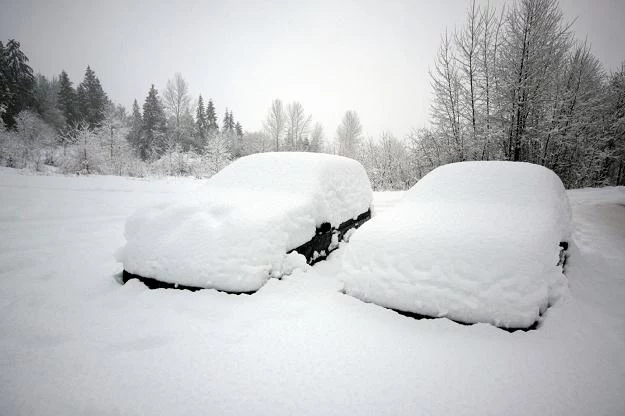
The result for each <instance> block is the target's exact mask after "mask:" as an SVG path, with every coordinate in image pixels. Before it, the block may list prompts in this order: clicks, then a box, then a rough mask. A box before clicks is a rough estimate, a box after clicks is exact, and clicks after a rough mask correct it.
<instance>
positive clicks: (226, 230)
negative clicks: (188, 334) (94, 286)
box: [118, 152, 373, 293]
mask: <svg viewBox="0 0 625 416" xmlns="http://www.w3.org/2000/svg"><path fill="white" fill-rule="evenodd" d="M372 198H373V193H372V190H371V184H370V183H369V178H368V177H367V174H366V172H365V170H364V168H363V167H362V165H361V164H360V163H358V162H357V161H355V160H353V159H349V158H345V157H341V156H334V155H328V154H316V153H296V152H290V153H286V152H285V153H261V154H255V155H251V156H246V157H243V158H240V159H238V160H237V161H235V162H233V163H232V164H230V165H229V166H227V167H226V168H224V169H223V170H222V171H220V172H219V173H217V174H216V175H215V176H213V177H212V178H210V179H209V180H208V181H207V183H206V184H205V185H203V187H202V188H200V189H198V191H197V192H195V193H194V194H190V195H188V197H186V198H185V199H184V200H182V201H173V202H168V203H163V204H159V205H156V206H153V207H150V208H147V209H144V210H140V211H139V212H137V213H135V214H134V215H132V216H131V217H130V218H129V219H128V221H127V223H126V230H125V237H126V245H125V247H123V248H122V249H121V250H120V251H119V252H118V259H119V261H120V262H122V263H123V265H124V272H123V279H124V282H125V281H127V280H129V279H132V278H138V279H140V280H142V281H143V282H144V283H146V284H147V285H148V286H150V287H183V288H188V289H196V288H214V289H218V290H222V291H226V292H233V293H244V292H254V291H256V290H258V289H259V288H260V287H261V286H262V285H263V284H264V283H265V282H266V281H267V279H269V278H270V277H272V276H275V277H279V276H282V275H284V274H289V273H290V272H292V270H293V269H294V268H296V267H306V264H312V263H314V262H316V261H318V260H320V259H323V258H325V256H327V255H328V254H329V252H330V251H332V250H334V249H335V248H336V247H337V246H338V243H339V241H340V240H341V239H342V238H343V236H344V234H345V233H346V232H347V231H348V230H350V229H352V228H355V227H358V226H360V225H361V224H362V223H364V222H365V221H367V220H368V219H369V218H370V217H371V203H372Z"/></svg>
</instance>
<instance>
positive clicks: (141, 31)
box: [0, 0, 625, 138]
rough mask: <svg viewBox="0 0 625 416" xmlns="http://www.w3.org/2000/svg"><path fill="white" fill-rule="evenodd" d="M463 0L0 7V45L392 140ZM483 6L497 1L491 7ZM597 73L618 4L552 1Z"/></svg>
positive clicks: (132, 92)
mask: <svg viewBox="0 0 625 416" xmlns="http://www.w3.org/2000/svg"><path fill="white" fill-rule="evenodd" d="M468 4H469V0H447V1H426V0H413V1H408V0H406V1H392V0H386V1H339V0H334V1H325V0H319V1H309V2H306V3H304V2H298V1H292V0H291V1H290V0H282V1H227V0H221V1H192V0H186V1H159V2H157V1H154V2H148V1H145V2H143V1H119V0H108V1H96V2H93V1H54V0H48V1H45V0H43V1H28V0H26V1H9V2H7V1H6V0H1V8H0V39H2V40H3V41H6V40H7V39H9V38H15V39H16V40H18V41H20V42H21V44H22V49H23V50H24V52H25V53H26V54H27V56H28V57H29V58H30V60H31V64H32V66H33V68H34V69H35V71H37V72H41V73H43V74H45V75H47V76H53V75H56V74H58V73H59V72H60V71H61V70H62V69H65V70H66V71H67V72H68V74H69V75H70V78H71V79H72V81H73V82H74V83H75V84H77V83H78V82H80V80H81V79H82V77H83V74H84V69H85V68H86V66H87V65H91V67H92V68H93V69H94V70H95V71H96V74H97V75H98V77H99V78H100V81H101V82H102V85H103V87H104V89H105V91H106V92H107V93H108V94H109V97H110V98H111V99H112V100H113V101H114V102H117V103H120V104H123V105H124V106H126V107H127V108H129V107H130V105H131V104H132V100H133V99H134V98H137V100H138V101H139V103H140V104H143V100H144V99H145V96H146V94H147V91H148V89H149V87H150V84H152V83H154V84H155V85H156V87H157V88H158V89H159V91H160V90H161V89H162V88H163V87H164V85H165V83H166V81H167V79H168V78H171V77H172V76H173V74H174V73H175V72H181V73H182V75H183V77H184V78H185V79H186V80H187V81H188V83H189V86H190V90H191V93H192V95H193V96H194V98H197V95H198V94H200V93H201V94H202V95H203V96H204V97H205V98H208V97H211V98H213V100H214V102H215V104H216V106H217V110H218V112H219V115H220V123H221V118H222V116H223V111H224V109H225V107H228V108H231V109H232V110H233V111H234V115H235V118H236V119H237V120H240V121H241V123H242V124H243V126H244V128H245V129H246V130H249V131H251V130H256V129H260V128H261V126H262V120H263V119H264V117H265V115H266V113H267V110H268V108H269V105H270V102H271V100H272V99H274V98H280V99H282V100H283V101H285V102H288V101H292V100H297V101H300V102H301V103H302V104H303V105H304V108H305V109H306V111H307V112H309V113H311V114H312V116H313V120H314V121H320V122H321V123H322V124H323V125H324V129H325V132H326V136H327V137H328V138H333V137H334V135H335V132H336V126H337V125H338V123H339V121H340V119H341V117H342V115H343V114H344V113H345V111H346V110H356V111H357V112H358V114H359V115H360V118H361V121H362V124H363V126H364V130H365V133H366V134H367V135H371V136H378V135H379V134H380V133H381V132H382V131H385V130H386V131H391V132H393V133H395V134H396V135H398V136H403V135H404V134H405V133H407V132H408V131H409V130H410V128H411V127H421V126H424V125H426V123H427V119H428V112H429V110H428V105H429V100H430V85H429V77H428V68H429V67H430V66H431V65H432V63H433V59H434V55H435V52H436V49H437V47H438V44H439V40H440V34H441V33H443V32H444V31H445V28H450V29H453V28H454V27H455V26H460V25H461V24H462V23H463V20H464V17H465V12H466V9H467V7H468ZM491 4H503V1H498V0H491ZM560 4H561V6H562V9H563V10H564V12H565V14H566V16H567V17H568V18H571V19H572V18H575V17H577V21H576V24H575V30H576V32H577V34H578V37H581V38H584V37H586V36H587V37H588V40H589V41H590V42H591V44H592V46H593V51H594V53H595V54H596V55H597V57H598V58H599V59H600V60H601V61H602V62H603V63H604V65H605V66H606V67H607V68H608V69H615V68H616V67H617V65H619V63H620V62H621V61H623V60H625V46H623V45H624V39H625V0H596V1H590V0H561V1H560Z"/></svg>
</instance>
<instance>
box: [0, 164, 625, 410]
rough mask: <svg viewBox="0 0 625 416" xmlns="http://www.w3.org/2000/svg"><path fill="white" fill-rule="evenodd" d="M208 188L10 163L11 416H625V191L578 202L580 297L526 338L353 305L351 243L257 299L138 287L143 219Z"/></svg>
mask: <svg viewBox="0 0 625 416" xmlns="http://www.w3.org/2000/svg"><path fill="white" fill-rule="evenodd" d="M201 184H202V181H200V180H195V179H188V178H187V179H178V178H167V179H153V180H145V179H129V178H119V177H102V176H93V177H64V176H36V175H29V174H24V173H22V172H20V171H15V170H12V169H2V170H0V188H1V189H0V192H1V193H0V236H1V238H0V279H1V281H0V283H1V285H0V415H29V414H34V415H78V414H96V415H109V414H120V415H133V414H137V415H152V414H167V415H174V414H180V415H233V414H234V415H239V414H255V415H295V414H297V415H307V414H314V415H351V414H371V415H421V414H422V415H443V414H444V415H463V414H467V415H489V414H492V415H501V414H505V415H507V416H510V415H538V414H540V415H591V414H592V415H623V414H625V188H604V189H582V190H573V191H568V195H569V199H570V202H571V206H572V209H573V222H574V233H573V241H572V244H571V246H570V249H569V252H570V257H569V259H568V263H567V267H566V275H567V278H568V282H569V288H570V290H569V293H567V294H565V296H564V298H563V299H561V300H560V301H559V302H558V303H557V304H556V305H555V306H553V307H551V308H550V309H549V310H548V311H547V313H546V315H545V316H544V319H543V321H542V323H541V325H540V326H539V328H538V329H537V330H533V331H528V332H523V331H516V332H513V333H510V332H506V331H503V330H501V329H497V328H495V327H493V326H491V325H487V324H477V325H471V326H467V325H460V324H457V323H454V322H452V321H450V320H447V319H422V320H415V319H412V318H409V317H405V316H402V315H399V314H398V313H396V312H393V311H391V310H386V309H384V308H381V307H379V306H376V305H373V304H367V303H364V302H361V301H359V300H357V299H355V298H352V297H350V296H347V295H344V294H342V293H341V290H342V288H343V285H342V283H340V282H339V281H338V280H337V279H336V275H337V274H338V265H339V263H340V262H339V260H340V256H341V255H342V253H343V252H344V250H341V249H339V250H337V251H336V252H335V253H333V254H332V255H331V256H330V258H329V260H328V261H325V262H321V263H319V264H317V265H316V266H315V267H313V268H312V269H311V270H310V271H308V272H306V273H303V272H295V273H294V274H293V275H291V276H288V277H286V278H284V279H282V280H277V279H271V280H270V281H269V282H268V283H267V284H266V285H265V286H264V287H263V288H262V289H261V290H260V291H259V292H257V293H256V294H254V295H228V294H225V293H221V292H217V291H215V290H203V291H199V292H188V291H177V290H162V289H161V290H148V289H147V288H146V287H145V286H144V285H143V284H141V283H138V282H136V281H131V282H129V283H128V284H126V285H125V286H121V285H120V284H119V283H118V280H117V279H119V273H120V272H121V264H119V263H117V261H116V260H115V257H114V253H115V251H116V250H117V249H118V248H119V247H121V246H122V245H123V244H124V237H123V230H124V222H125V220H126V218H127V216H128V215H130V214H131V213H133V212H134V211H135V210H136V209H137V208H140V207H143V206H145V205H148V204H151V203H154V202H159V201H166V200H172V199H175V198H177V197H180V195H181V194H182V193H185V192H192V191H193V190H194V189H195V188H197V187H198V186H199V185H201ZM401 197H402V193H401V192H395V193H391V192H386V193H376V194H375V197H374V204H375V209H376V212H377V213H379V212H382V211H384V210H385V209H388V208H389V207H391V206H393V205H394V204H395V203H396V202H397V201H399V200H400V198H401ZM242 244H244V242H242Z"/></svg>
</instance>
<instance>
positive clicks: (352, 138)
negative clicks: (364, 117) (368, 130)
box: [336, 111, 362, 158]
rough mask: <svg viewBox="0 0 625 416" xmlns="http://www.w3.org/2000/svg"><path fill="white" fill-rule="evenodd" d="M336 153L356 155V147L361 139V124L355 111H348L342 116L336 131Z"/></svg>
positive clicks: (348, 155) (349, 155)
mask: <svg viewBox="0 0 625 416" xmlns="http://www.w3.org/2000/svg"><path fill="white" fill-rule="evenodd" d="M336 134H337V142H338V154H339V155H342V156H347V157H352V158H353V157H357V155H358V147H359V145H360V142H361V141H362V125H361V124H360V118H359V117H358V114H357V113H356V112H355V111H348V112H346V113H345V115H344V116H343V120H342V121H341V124H339V126H338V128H337V131H336Z"/></svg>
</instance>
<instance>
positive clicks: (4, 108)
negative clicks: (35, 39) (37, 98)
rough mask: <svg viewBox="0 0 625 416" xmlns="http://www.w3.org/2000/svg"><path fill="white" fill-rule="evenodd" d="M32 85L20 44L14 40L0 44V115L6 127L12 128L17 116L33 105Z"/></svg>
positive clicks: (31, 77)
mask: <svg viewBox="0 0 625 416" xmlns="http://www.w3.org/2000/svg"><path fill="white" fill-rule="evenodd" d="M34 85H35V77H34V75H33V69H32V68H31V67H30V66H29V65H28V57H26V55H25V54H24V52H22V51H21V50H20V43H19V42H17V41H16V40H14V39H11V40H9V42H8V43H7V44H6V46H3V45H2V43H0V115H1V116H2V120H3V122H4V124H5V125H6V126H7V127H13V126H14V125H15V117H16V116H17V114H19V112H20V111H22V110H25V109H27V108H29V107H30V106H32V105H33V101H34V100H33V87H34Z"/></svg>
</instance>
